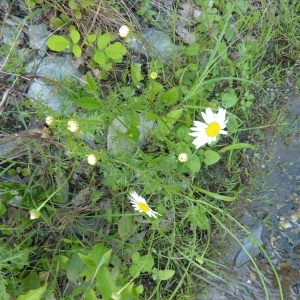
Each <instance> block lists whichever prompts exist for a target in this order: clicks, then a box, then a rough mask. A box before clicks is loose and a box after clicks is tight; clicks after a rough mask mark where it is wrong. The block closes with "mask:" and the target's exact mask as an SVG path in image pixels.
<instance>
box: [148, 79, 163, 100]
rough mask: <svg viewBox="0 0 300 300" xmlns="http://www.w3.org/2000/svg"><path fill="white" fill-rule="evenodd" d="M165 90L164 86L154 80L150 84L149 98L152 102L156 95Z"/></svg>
mask: <svg viewBox="0 0 300 300" xmlns="http://www.w3.org/2000/svg"><path fill="white" fill-rule="evenodd" d="M163 90H164V87H163V86H162V85H161V84H160V83H159V82H157V81H152V82H151V85H150V86H149V92H150V93H149V100H150V101H151V102H152V101H153V100H154V98H155V96H156V95H157V94H158V93H159V92H162V91H163Z"/></svg>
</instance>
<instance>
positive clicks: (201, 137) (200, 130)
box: [189, 107, 228, 148]
mask: <svg viewBox="0 0 300 300" xmlns="http://www.w3.org/2000/svg"><path fill="white" fill-rule="evenodd" d="M201 114H202V117H203V119H204V121H205V123H203V122H199V121H194V127H192V128H191V130H192V131H195V132H191V133H190V134H189V135H191V136H194V137H195V138H196V139H195V140H194V141H193V144H194V145H195V147H196V148H200V147H201V146H203V145H205V144H210V143H212V142H215V141H216V139H217V136H218V135H219V134H227V132H226V131H225V130H223V129H224V128H225V127H226V123H227V121H228V120H225V118H226V109H224V108H220V107H219V111H218V113H216V114H215V113H213V111H212V110H211V109H210V108H209V107H208V108H206V111H205V113H204V112H202V113H201Z"/></svg>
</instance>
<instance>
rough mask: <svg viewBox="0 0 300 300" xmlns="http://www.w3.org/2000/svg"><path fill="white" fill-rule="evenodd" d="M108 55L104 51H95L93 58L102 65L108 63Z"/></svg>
mask: <svg viewBox="0 0 300 300" xmlns="http://www.w3.org/2000/svg"><path fill="white" fill-rule="evenodd" d="M106 59H107V56H106V54H105V53H104V52H102V51H95V53H94V55H93V60H94V61H95V62H96V63H98V64H99V65H100V66H103V65H105V64H106Z"/></svg>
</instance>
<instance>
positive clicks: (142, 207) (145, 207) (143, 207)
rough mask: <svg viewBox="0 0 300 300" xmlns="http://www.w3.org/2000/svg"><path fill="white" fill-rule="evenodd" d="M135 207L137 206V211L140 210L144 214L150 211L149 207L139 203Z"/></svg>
mask: <svg viewBox="0 0 300 300" xmlns="http://www.w3.org/2000/svg"><path fill="white" fill-rule="evenodd" d="M137 205H138V207H139V209H141V210H142V211H143V212H145V213H147V212H148V211H149V210H150V208H149V206H148V205H147V204H145V203H141V202H139V203H138V204H137Z"/></svg>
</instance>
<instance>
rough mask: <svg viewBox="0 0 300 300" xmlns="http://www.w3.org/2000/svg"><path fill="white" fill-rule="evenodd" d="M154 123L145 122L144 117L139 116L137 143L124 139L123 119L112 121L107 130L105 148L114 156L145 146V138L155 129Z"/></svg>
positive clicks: (124, 127) (125, 128)
mask: <svg viewBox="0 0 300 300" xmlns="http://www.w3.org/2000/svg"><path fill="white" fill-rule="evenodd" d="M155 124H156V123H155V121H153V120H152V121H148V122H147V121H146V117H145V115H142V114H141V115H140V125H138V126H137V128H138V130H139V131H140V136H139V141H138V142H136V141H133V140H131V139H130V138H129V137H126V132H127V130H128V129H127V127H126V124H125V120H124V117H119V118H118V119H117V118H116V119H114V120H113V122H112V124H111V125H110V126H109V128H108V133H107V148H108V149H109V150H110V151H111V154H112V155H116V154H117V153H118V152H119V151H130V152H134V150H135V149H136V148H138V147H143V146H145V144H146V142H147V138H148V137H149V135H150V134H151V131H152V130H153V129H154V127H155Z"/></svg>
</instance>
